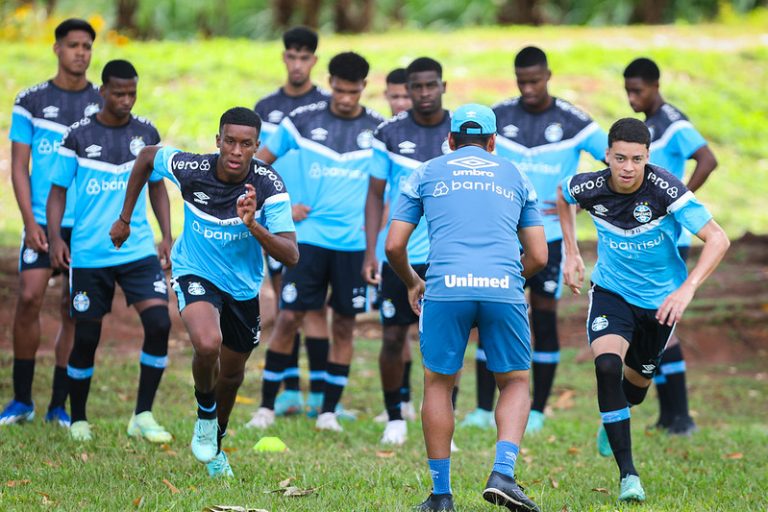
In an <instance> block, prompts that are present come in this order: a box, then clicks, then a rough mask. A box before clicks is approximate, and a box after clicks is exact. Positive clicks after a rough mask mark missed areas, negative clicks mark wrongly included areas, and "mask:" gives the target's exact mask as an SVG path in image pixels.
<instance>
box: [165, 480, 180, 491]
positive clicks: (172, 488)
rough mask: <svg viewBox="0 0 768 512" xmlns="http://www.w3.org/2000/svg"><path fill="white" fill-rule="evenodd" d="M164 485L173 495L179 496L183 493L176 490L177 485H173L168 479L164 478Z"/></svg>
mask: <svg viewBox="0 0 768 512" xmlns="http://www.w3.org/2000/svg"><path fill="white" fill-rule="evenodd" d="M163 483H164V484H165V486H166V487H168V489H170V490H171V494H178V493H180V492H181V491H180V490H178V489H177V488H176V486H175V485H173V484H172V483H171V482H169V481H168V479H167V478H163Z"/></svg>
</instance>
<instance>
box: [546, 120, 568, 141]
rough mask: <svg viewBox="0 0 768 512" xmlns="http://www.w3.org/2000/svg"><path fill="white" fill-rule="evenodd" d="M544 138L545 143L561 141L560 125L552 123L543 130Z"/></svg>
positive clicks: (561, 128) (561, 129)
mask: <svg viewBox="0 0 768 512" xmlns="http://www.w3.org/2000/svg"><path fill="white" fill-rule="evenodd" d="M544 138H545V139H547V142H559V141H561V140H563V127H562V126H560V123H552V124H550V125H549V126H547V128H546V129H545V130H544Z"/></svg>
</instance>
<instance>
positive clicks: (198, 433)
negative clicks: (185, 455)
mask: <svg viewBox="0 0 768 512" xmlns="http://www.w3.org/2000/svg"><path fill="white" fill-rule="evenodd" d="M218 434H219V420H217V419H212V420H203V419H200V418H198V419H197V421H196V422H195V433H194V434H193V435H192V443H191V444H190V448H192V454H193V455H194V456H195V458H196V459H197V460H199V461H200V462H203V463H206V462H211V461H212V460H213V459H214V458H215V457H216V452H218V451H219V443H218V439H217V436H218Z"/></svg>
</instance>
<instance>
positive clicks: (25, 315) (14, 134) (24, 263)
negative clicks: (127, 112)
mask: <svg viewBox="0 0 768 512" xmlns="http://www.w3.org/2000/svg"><path fill="white" fill-rule="evenodd" d="M55 36H56V42H55V43H54V45H53V52H54V53H55V54H56V58H57V59H58V63H59V64H58V71H57V72H56V76H55V77H53V79H51V80H48V81H47V82H43V83H41V84H38V85H35V86H33V87H30V88H29V89H26V90H24V91H22V92H21V93H19V95H18V96H17V97H16V103H15V104H14V106H13V114H12V117H11V132H10V136H9V138H10V139H11V180H12V181H13V190H14V193H15V194H16V201H17V202H18V204H19V210H20V211H21V218H22V220H23V221H24V234H23V241H22V245H21V251H20V253H19V288H18V290H19V292H18V293H19V296H18V300H17V303H16V313H15V315H14V318H13V400H11V401H10V402H9V403H8V404H7V405H6V406H5V408H4V410H3V411H2V412H0V426H2V425H8V424H11V423H19V422H22V421H29V420H32V418H34V415H35V406H34V402H33V401H32V380H33V377H34V372H35V354H36V353H37V348H38V347H39V346H40V309H41V307H42V305H43V296H44V295H45V290H46V288H47V286H48V281H49V279H50V277H51V275H53V274H55V273H58V272H55V271H54V269H53V268H52V267H51V261H50V257H49V254H48V249H49V240H48V234H47V228H46V221H45V203H46V201H47V199H48V191H49V190H50V188H51V174H52V172H53V164H54V161H55V159H56V152H57V150H58V147H59V144H61V137H62V135H63V134H64V132H66V130H67V127H68V126H69V125H71V124H72V123H74V122H75V121H77V120H79V119H81V118H82V117H83V116H87V115H91V114H93V113H95V112H97V111H98V110H99V108H100V107H101V96H99V91H98V88H97V87H96V86H94V85H93V84H91V83H90V82H89V81H88V80H87V78H86V76H85V74H86V71H87V69H88V65H89V64H90V62H91V47H92V46H93V41H94V39H95V38H96V32H95V31H94V30H93V27H91V25H90V24H89V23H88V22H86V21H83V20H79V19H68V20H65V21H63V22H62V23H61V24H59V26H57V27H56V30H55ZM30 158H31V160H32V172H31V175H30V165H29V163H30ZM74 205H75V204H74V196H70V201H69V208H68V209H67V211H66V212H65V215H64V221H63V226H64V227H63V229H62V236H63V238H64V239H65V240H66V241H67V242H68V241H69V237H70V234H71V232H72V221H73V212H74ZM60 313H61V326H60V327H59V331H58V333H57V334H56V341H55V347H56V348H55V353H56V367H55V368H54V372H53V393H52V396H51V402H50V404H49V405H48V412H47V414H46V415H45V420H46V421H49V422H55V423H57V424H59V425H61V426H64V427H68V426H69V423H70V420H69V415H68V414H67V412H66V409H65V402H66V400H67V359H68V358H69V352H70V351H71V350H72V340H73V337H74V328H75V327H74V325H75V324H74V320H72V319H71V318H70V317H69V286H68V283H67V280H66V279H63V280H62V294H61V305H60Z"/></svg>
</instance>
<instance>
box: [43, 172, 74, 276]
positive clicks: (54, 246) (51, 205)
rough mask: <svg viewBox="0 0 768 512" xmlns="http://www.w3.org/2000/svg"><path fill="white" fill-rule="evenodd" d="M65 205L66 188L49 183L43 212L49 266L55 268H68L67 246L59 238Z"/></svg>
mask: <svg viewBox="0 0 768 512" xmlns="http://www.w3.org/2000/svg"><path fill="white" fill-rule="evenodd" d="M66 207H67V189H66V188H64V187H60V186H58V185H51V191H50V193H49V194H48V203H47V204H46V208H45V213H46V218H47V222H48V238H49V240H50V252H49V254H50V258H51V266H52V267H53V268H56V269H68V268H69V261H70V258H69V247H67V243H66V242H65V241H64V239H62V238H61V219H62V217H64V210H65V209H66Z"/></svg>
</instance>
